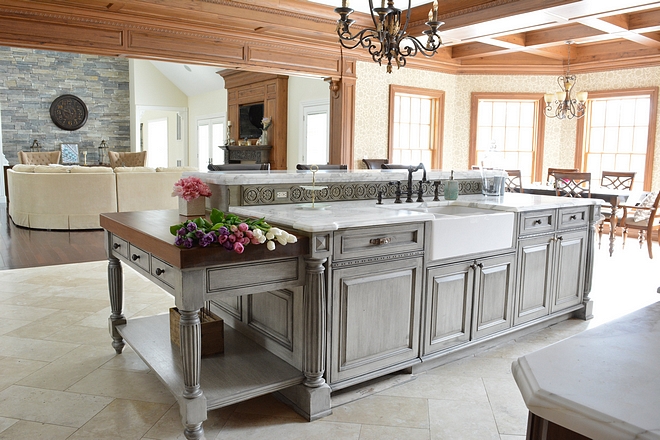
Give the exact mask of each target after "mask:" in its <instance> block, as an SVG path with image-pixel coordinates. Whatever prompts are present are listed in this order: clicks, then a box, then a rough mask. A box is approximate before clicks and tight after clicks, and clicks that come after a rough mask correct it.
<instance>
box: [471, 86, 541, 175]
mask: <svg viewBox="0 0 660 440" xmlns="http://www.w3.org/2000/svg"><path fill="white" fill-rule="evenodd" d="M541 99H542V98H539V95H538V94H522V93H514V94H511V93H506V94H501V93H473V94H472V114H471V118H470V119H471V123H470V153H469V160H470V165H472V166H474V165H479V164H480V163H481V160H482V159H483V158H484V157H485V154H486V153H487V152H488V151H489V150H491V149H493V148H495V149H496V150H497V151H498V155H499V158H500V162H501V166H502V167H503V168H504V169H507V170H520V172H521V177H522V180H523V182H524V183H531V182H534V181H539V180H541V179H540V177H541V175H542V169H541V168H542V163H541V162H542V158H543V130H544V128H545V120H544V119H543V118H544V116H543V114H542V113H541V112H540V110H539V109H540V108H542V107H541V105H542V104H541Z"/></svg>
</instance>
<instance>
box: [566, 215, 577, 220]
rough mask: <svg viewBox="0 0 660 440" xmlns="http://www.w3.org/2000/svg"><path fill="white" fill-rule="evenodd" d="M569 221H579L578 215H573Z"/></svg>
mask: <svg viewBox="0 0 660 440" xmlns="http://www.w3.org/2000/svg"><path fill="white" fill-rule="evenodd" d="M568 219H569V220H577V215H575V214H573V215H572V216H570V217H569V218H568Z"/></svg>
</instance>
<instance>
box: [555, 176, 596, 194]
mask: <svg viewBox="0 0 660 440" xmlns="http://www.w3.org/2000/svg"><path fill="white" fill-rule="evenodd" d="M554 176H555V192H556V194H557V195H558V196H562V197H576V198H591V173H559V172H555V173H554Z"/></svg>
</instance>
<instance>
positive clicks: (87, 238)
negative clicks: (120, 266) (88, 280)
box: [0, 204, 106, 270]
mask: <svg viewBox="0 0 660 440" xmlns="http://www.w3.org/2000/svg"><path fill="white" fill-rule="evenodd" d="M0 228H1V230H0V270H6V269H19V268H25V267H36V266H52V265H56V264H69V263H84V262H88V261H100V260H105V258H106V255H105V249H104V245H103V231H102V230H89V231H46V230H36V229H27V228H23V227H20V226H16V225H15V224H14V222H12V221H11V219H10V218H9V214H8V212H7V205H6V204H0Z"/></svg>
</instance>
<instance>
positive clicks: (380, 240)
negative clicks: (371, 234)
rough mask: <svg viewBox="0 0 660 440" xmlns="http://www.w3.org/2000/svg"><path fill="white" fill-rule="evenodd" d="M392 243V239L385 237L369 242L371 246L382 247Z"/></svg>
mask: <svg viewBox="0 0 660 440" xmlns="http://www.w3.org/2000/svg"><path fill="white" fill-rule="evenodd" d="M391 242H392V237H383V238H372V239H371V240H369V243H370V244H375V245H381V244H388V243H391Z"/></svg>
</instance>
